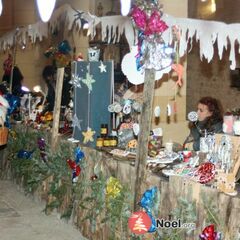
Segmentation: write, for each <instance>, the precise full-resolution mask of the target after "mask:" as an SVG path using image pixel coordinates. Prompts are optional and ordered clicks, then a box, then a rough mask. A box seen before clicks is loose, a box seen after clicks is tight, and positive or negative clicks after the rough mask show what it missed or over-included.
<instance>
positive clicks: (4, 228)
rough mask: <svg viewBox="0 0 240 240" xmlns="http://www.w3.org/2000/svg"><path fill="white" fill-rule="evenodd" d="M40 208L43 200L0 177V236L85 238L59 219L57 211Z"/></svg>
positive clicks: (53, 239)
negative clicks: (46, 210)
mask: <svg viewBox="0 0 240 240" xmlns="http://www.w3.org/2000/svg"><path fill="white" fill-rule="evenodd" d="M43 209H44V204H43V203H40V202H38V201H36V200H33V199H31V198H30V197H26V196H25V195H24V193H22V192H21V191H20V190H19V189H18V187H17V186H16V185H15V184H14V183H12V182H10V181H0V239H1V240H13V239H18V240H45V239H48V240H69V239H71V240H83V239H85V238H83V237H82V236H81V233H80V232H79V231H78V230H77V229H76V228H74V226H72V225H71V224H70V223H69V224H68V223H66V222H64V221H63V220H60V219H59V217H58V214H56V213H53V214H51V215H50V216H46V215H45V213H44V212H43ZM85 240H86V239H85Z"/></svg>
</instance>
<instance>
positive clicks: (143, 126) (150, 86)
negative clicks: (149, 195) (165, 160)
mask: <svg viewBox="0 0 240 240" xmlns="http://www.w3.org/2000/svg"><path fill="white" fill-rule="evenodd" d="M154 85H155V70H154V69H146V71H145V79H144V89H143V105H142V113H141V119H140V132H139V135H138V147H137V157H136V161H135V172H136V174H135V176H136V179H135V187H134V189H135V191H134V209H135V210H136V208H137V203H138V201H139V200H140V197H141V194H142V189H141V188H142V187H141V186H142V184H143V182H144V181H145V178H146V175H145V174H146V159H147V152H148V136H149V133H150V130H151V120H152V105H153V96H154Z"/></svg>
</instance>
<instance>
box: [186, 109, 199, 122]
mask: <svg viewBox="0 0 240 240" xmlns="http://www.w3.org/2000/svg"><path fill="white" fill-rule="evenodd" d="M188 120H189V121H190V122H196V121H197V120H198V114H197V112H195V111H192V112H190V113H188Z"/></svg>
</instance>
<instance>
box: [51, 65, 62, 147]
mask: <svg viewBox="0 0 240 240" xmlns="http://www.w3.org/2000/svg"><path fill="white" fill-rule="evenodd" d="M63 77H64V68H58V69H57V83H56V89H55V104H54V111H53V127H52V139H51V146H52V148H53V149H54V148H55V147H56V143H57V139H58V129H59V117H60V111H61V100H62V87H63Z"/></svg>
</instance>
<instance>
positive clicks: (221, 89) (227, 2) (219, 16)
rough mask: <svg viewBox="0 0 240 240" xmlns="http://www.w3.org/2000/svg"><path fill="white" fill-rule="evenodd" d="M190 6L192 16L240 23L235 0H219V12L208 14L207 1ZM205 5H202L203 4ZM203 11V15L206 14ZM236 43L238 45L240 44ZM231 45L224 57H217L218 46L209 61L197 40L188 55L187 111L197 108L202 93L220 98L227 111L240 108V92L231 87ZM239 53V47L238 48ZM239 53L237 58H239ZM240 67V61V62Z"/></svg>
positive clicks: (217, 7)
mask: <svg viewBox="0 0 240 240" xmlns="http://www.w3.org/2000/svg"><path fill="white" fill-rule="evenodd" d="M194 2H195V3H196V1H191V4H190V5H189V16H190V17H192V18H204V19H211V20H215V21H223V22H225V23H238V22H239V20H240V18H239V14H238V11H237V9H238V8H239V2H238V1H233V0H219V1H216V4H217V5H216V12H215V13H213V14H211V15H209V14H208V13H207V12H206V11H205V12H204V11H202V12H201V11H200V10H199V9H201V8H202V10H204V5H206V4H207V2H209V1H207V2H206V3H203V2H202V3H200V1H198V4H194ZM201 5H203V6H201ZM203 13H204V14H203ZM236 46H237V47H238V45H237V43H236ZM229 50H230V49H229V48H228V49H227V50H225V51H224V54H223V58H222V60H220V59H219V57H218V52H217V46H215V53H214V58H213V60H212V61H211V62H210V63H208V62H207V61H206V59H202V60H200V57H199V47H198V43H194V45H193V47H192V50H191V52H190V53H189V54H188V56H187V60H188V66H187V79H188V81H187V101H186V102H187V112H189V111H193V110H196V105H197V102H198V100H199V99H200V98H201V97H203V96H212V97H215V98H217V99H219V100H220V102H221V103H222V105H223V109H224V111H226V110H227V109H231V108H235V107H238V108H239V107H240V104H239V102H238V98H239V96H240V92H239V91H238V90H237V89H236V88H231V87H230V85H231V77H230V67H229V66H230V64H229ZM236 52H238V50H237V51H236ZM239 57H240V56H239V54H238V57H237V59H240V58H239ZM237 67H239V61H238V62H237Z"/></svg>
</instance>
